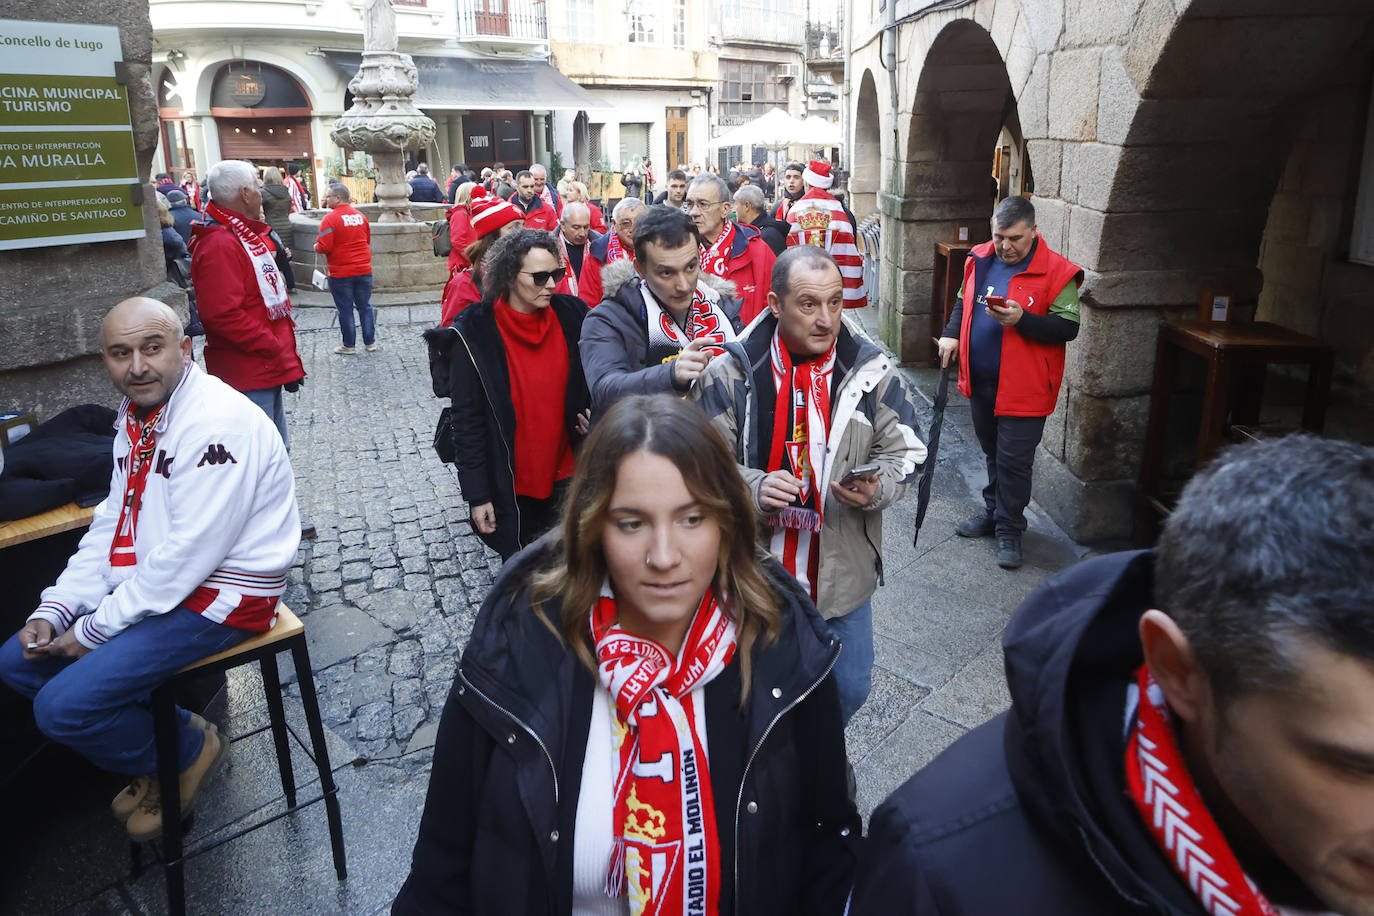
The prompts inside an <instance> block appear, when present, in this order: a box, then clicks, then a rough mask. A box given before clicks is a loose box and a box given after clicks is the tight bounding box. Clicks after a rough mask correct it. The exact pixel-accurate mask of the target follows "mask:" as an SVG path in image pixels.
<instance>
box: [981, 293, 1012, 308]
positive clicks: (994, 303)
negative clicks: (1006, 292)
mask: <svg viewBox="0 0 1374 916" xmlns="http://www.w3.org/2000/svg"><path fill="white" fill-rule="evenodd" d="M984 299H986V301H987V303H988V308H998V309H1004V308H1006V307H1007V297H1006V296H985V297H984Z"/></svg>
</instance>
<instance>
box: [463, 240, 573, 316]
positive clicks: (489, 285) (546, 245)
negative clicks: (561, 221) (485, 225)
mask: <svg viewBox="0 0 1374 916" xmlns="http://www.w3.org/2000/svg"><path fill="white" fill-rule="evenodd" d="M535 248H542V249H544V250H545V251H547V252H548V253H549V254H551V255H553V256H554V259H555V260H559V261H560V263H561V257H562V255H560V254H559V251H558V242H557V241H555V240H554V237H553V233H552V232H545V231H544V230H543V229H519V230H517V231H515V232H512V233H511V234H510V235H506V236H502V237H501V238H500V239H499V240H497V242H496V244H495V245H493V246H492V247H491V251H489V252H488V253H487V257H486V265H485V267H484V268H483V270H482V290H483V292H484V293H486V295H487V296H488V297H489V298H491V299H495V298H496V297H497V296H506V295H509V294H510V288H511V286H512V285H514V283H515V278H516V276H517V275H518V274H519V273H520V265H522V264H524V263H525V255H527V254H529V253H530V252H531V251H532V250H534V249H535Z"/></svg>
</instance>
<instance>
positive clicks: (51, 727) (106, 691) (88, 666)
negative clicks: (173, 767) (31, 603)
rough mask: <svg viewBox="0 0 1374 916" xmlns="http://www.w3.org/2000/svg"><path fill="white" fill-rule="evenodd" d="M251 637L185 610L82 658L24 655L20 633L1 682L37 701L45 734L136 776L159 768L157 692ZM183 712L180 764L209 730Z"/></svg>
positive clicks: (5, 659)
mask: <svg viewBox="0 0 1374 916" xmlns="http://www.w3.org/2000/svg"><path fill="white" fill-rule="evenodd" d="M252 635H253V634H252V633H251V632H249V631H248V630H239V629H235V628H234V627H227V626H225V625H224V624H221V623H215V622H214V621H213V620H210V619H208V618H206V617H202V616H201V615H200V614H197V613H196V612H195V611H192V610H188V609H187V608H177V609H176V610H173V611H170V612H168V613H166V614H152V615H150V616H148V617H145V618H143V619H142V620H140V621H139V622H138V623H136V624H134V625H133V626H131V627H129V628H128V629H127V630H125V631H124V632H122V633H120V634H119V635H118V636H116V637H115V638H114V639H111V640H110V641H109V642H107V643H105V644H104V645H103V646H100V647H99V648H97V649H94V650H93V651H91V652H88V653H86V654H85V655H83V656H82V657H81V658H78V659H75V660H73V659H70V658H43V659H38V660H36V661H29V660H28V659H26V658H24V655H23V648H22V647H21V646H20V645H19V635H18V634H17V633H16V634H15V635H14V636H11V637H10V638H9V639H7V640H5V642H4V643H3V644H0V681H3V682H4V683H6V684H8V685H9V686H10V687H12V688H13V689H14V690H15V691H17V692H18V693H20V694H22V695H23V696H26V697H28V698H29V699H31V700H33V716H34V719H35V720H37V722H38V728H39V730H40V731H42V732H43V734H45V735H47V736H48V737H49V738H51V739H52V740H53V741H56V742H57V743H59V744H65V745H66V746H67V747H70V748H71V749H72V750H74V751H76V752H77V753H79V754H81V755H82V756H84V757H85V758H86V759H88V760H90V761H91V762H92V763H94V764H95V765H96V766H98V767H100V768H101V769H105V770H112V771H114V772H116V773H127V774H129V775H130V776H146V775H151V774H153V773H156V772H157V748H156V744H155V743H154V741H153V713H152V709H151V707H150V706H149V705H148V700H149V697H150V696H151V695H152V692H153V689H154V688H155V687H157V686H159V685H160V684H161V683H162V682H163V681H165V680H167V678H169V677H170V676H171V675H173V674H175V673H176V672H177V671H178V670H179V669H181V668H182V667H184V666H186V665H189V664H191V663H192V662H195V661H199V660H200V659H202V658H205V657H206V656H208V655H214V654H215V653H216V652H220V651H223V650H224V649H228V648H229V647H231V646H234V645H237V644H238V643H240V642H242V641H243V640H245V639H247V638H248V637H249V636H252ZM190 717H191V714H190V713H188V712H187V711H186V710H184V709H180V708H178V709H177V721H178V724H179V726H180V727H179V728H178V729H177V743H178V745H179V748H178V750H179V756H180V758H181V760H180V767H179V768H180V769H183V770H184V769H186V768H187V767H188V766H190V765H191V764H192V763H194V762H195V759H196V758H197V757H199V756H200V752H201V749H202V748H203V747H204V744H205V733H204V732H202V731H200V730H199V729H195V728H191V727H190V726H189V725H188V722H189V721H190Z"/></svg>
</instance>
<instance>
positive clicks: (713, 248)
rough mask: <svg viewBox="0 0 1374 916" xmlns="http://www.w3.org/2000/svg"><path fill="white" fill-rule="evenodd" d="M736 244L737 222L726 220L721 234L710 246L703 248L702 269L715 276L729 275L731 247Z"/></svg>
mask: <svg viewBox="0 0 1374 916" xmlns="http://www.w3.org/2000/svg"><path fill="white" fill-rule="evenodd" d="M734 244H735V224H734V223H733V222H731V221H730V220H728V219H727V220H726V221H725V224H724V225H723V226H721V227H720V235H718V236H716V240H715V241H714V242H712V243H711V244H710V246H709V247H706V248H702V249H701V269H702V270H704V271H706V272H707V273H708V274H711V275H712V276H714V277H727V276H728V275H729V273H730V248H731V246H733V245H734Z"/></svg>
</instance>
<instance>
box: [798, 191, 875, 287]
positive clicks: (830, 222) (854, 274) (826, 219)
mask: <svg viewBox="0 0 1374 916" xmlns="http://www.w3.org/2000/svg"><path fill="white" fill-rule="evenodd" d="M787 221H788V223H790V224H791V227H792V230H791V232H789V233H788V236H787V244H788V245H789V246H792V245H815V246H816V247H817V248H824V249H825V250H826V251H828V252H830V256H831V257H832V258H834V259H835V263H836V264H838V265H839V267H840V276H841V277H842V278H843V280H844V307H845V308H847V309H857V308H863V307H864V306H866V305H868V291H867V290H865V289H864V259H863V255H862V254H860V253H859V248H858V245H857V244H856V239H855V233H854V226H853V225H852V224H850V222H849V217H848V216H847V215H846V214H845V212H844V207H843V206H841V205H840V202H839V201H838V200H836V199H835V198H834V197H833V196H832V195H830V194H829V193H827V192H826V191H824V190H822V189H820V188H810V189H808V190H807V192H806V193H805V194H803V195H802V196H801V199H800V200H798V201H797V202H796V203H794V204H792V206H791V207H789V208H788V210H787Z"/></svg>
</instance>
